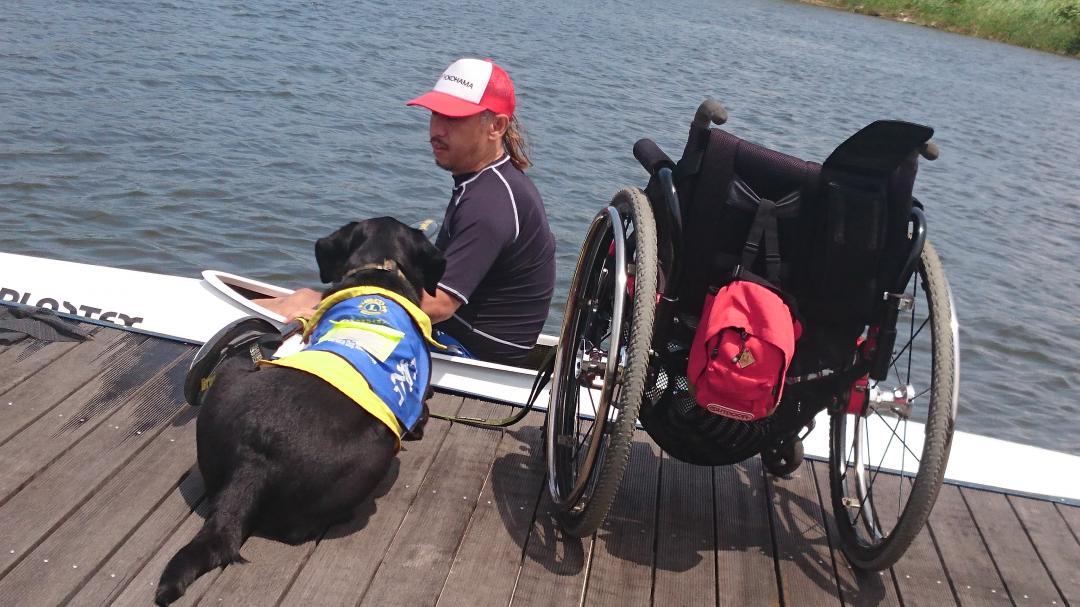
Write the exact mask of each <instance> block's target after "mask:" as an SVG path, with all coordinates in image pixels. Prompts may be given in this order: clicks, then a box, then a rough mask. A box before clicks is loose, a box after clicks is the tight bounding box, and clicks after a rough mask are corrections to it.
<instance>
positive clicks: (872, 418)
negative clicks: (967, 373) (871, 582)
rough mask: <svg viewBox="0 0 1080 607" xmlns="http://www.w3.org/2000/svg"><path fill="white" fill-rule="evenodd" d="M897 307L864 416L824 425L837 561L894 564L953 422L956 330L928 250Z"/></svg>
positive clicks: (872, 566)
mask: <svg viewBox="0 0 1080 607" xmlns="http://www.w3.org/2000/svg"><path fill="white" fill-rule="evenodd" d="M905 294H906V297H905V299H904V300H903V302H902V303H901V308H900V309H901V312H900V319H899V320H898V321H897V333H898V335H897V340H896V342H897V343H896V346H895V348H894V349H893V353H892V361H891V367H890V374H889V377H888V379H886V380H883V381H881V382H877V383H876V385H875V382H873V381H871V382H870V386H869V390H868V398H867V402H866V404H865V406H864V407H863V413H862V414H861V415H854V414H851V413H849V412H848V411H847V410H841V411H840V412H838V413H836V414H834V415H833V416H832V420H831V422H832V423H831V429H830V430H831V432H830V439H831V442H830V453H829V480H830V483H829V484H830V486H831V489H832V502H833V512H834V513H835V517H836V526H837V532H838V534H839V536H840V545H841V547H842V548H843V551H844V554H845V555H846V556H847V558H848V560H849V561H851V563H852V564H853V565H854V566H856V567H859V568H860V569H866V570H875V571H877V570H881V569H885V568H887V567H889V566H891V565H893V564H894V563H895V562H896V561H897V560H899V558H900V557H901V556H902V555H903V554H904V552H905V551H906V550H907V548H908V546H909V545H910V544H911V542H912V540H914V539H915V536H916V535H918V533H919V532H920V531H921V530H922V528H923V526H924V525H925V524H926V519H927V517H929V515H930V509H931V508H932V507H933V505H934V501H935V500H936V499H937V494H938V490H939V489H940V488H941V483H942V481H943V479H944V476H945V464H946V462H947V461H948V458H949V448H950V446H951V444H952V433H953V424H954V421H955V418H956V399H957V385H958V379H959V378H958V374H959V351H958V338H957V323H956V316H955V311H954V310H953V304H952V297H951V295H950V293H949V286H948V284H947V283H946V282H945V275H944V274H943V272H942V269H941V262H940V261H939V259H938V256H937V253H936V252H935V251H934V248H933V247H932V246H930V243H929V242H927V243H926V244H925V246H924V248H923V251H922V255H921V258H920V260H919V265H918V271H917V272H916V273H915V274H914V275H913V276H912V279H911V281H910V282H909V284H908V286H907V289H906V293H905Z"/></svg>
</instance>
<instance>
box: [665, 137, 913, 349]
mask: <svg viewBox="0 0 1080 607" xmlns="http://www.w3.org/2000/svg"><path fill="white" fill-rule="evenodd" d="M930 134H932V131H931V130H930V129H927V128H926V127H921V126H918V125H911V124H909V123H900V122H892V121H879V122H875V123H873V124H871V125H869V126H868V127H866V128H864V129H863V130H861V131H859V133H856V134H855V135H853V136H852V137H851V138H849V139H848V140H847V141H845V142H844V143H843V144H841V145H840V146H839V147H838V148H837V150H836V151H835V152H834V153H833V154H832V155H831V156H830V157H829V159H828V160H826V162H825V163H824V165H822V164H818V163H815V162H808V161H804V160H801V159H799V158H795V157H794V156H790V155H787V154H783V153H781V152H777V151H775V150H771V149H768V148H765V147H762V146H760V145H757V144H754V143H751V142H749V141H745V140H743V139H740V138H738V137H736V136H734V135H732V134H730V133H728V132H726V131H723V130H720V129H711V130H710V132H709V136H708V138H695V137H690V140H689V141H688V144H687V146H688V147H687V150H685V151H684V153H683V159H682V160H681V161H680V163H679V167H678V168H677V169H676V188H677V190H678V193H679V198H680V204H681V205H682V215H683V230H684V232H683V241H682V243H681V246H682V253H681V254H680V258H682V259H683V260H684V262H683V264H682V275H681V279H680V281H679V284H678V285H677V288H676V292H677V293H678V294H679V300H680V311H681V312H683V313H686V314H691V315H694V314H698V313H699V312H700V309H701V305H702V303H703V301H704V297H705V293H706V291H707V289H708V288H709V287H710V286H715V285H718V284H721V283H723V282H724V281H725V280H726V279H727V277H728V276H730V274H731V272H732V270H733V268H734V267H735V266H736V265H737V264H738V263H739V260H740V254H741V252H742V250H743V246H744V244H745V242H746V239H747V234H748V231H749V228H750V225H751V223H752V221H753V218H754V206H753V201H754V200H755V199H762V198H764V199H768V200H772V201H774V202H777V203H779V204H778V206H777V208H778V214H777V231H778V234H779V249H780V251H779V252H780V258H781V264H780V281H779V282H780V284H779V285H778V286H780V287H781V288H782V289H783V290H784V291H786V292H787V293H788V294H790V295H791V296H793V297H794V299H795V301H796V302H797V304H798V308H799V313H800V314H801V315H802V317H803V319H804V324H805V326H806V329H807V334H806V336H805V338H804V340H803V341H801V342H800V346H799V349H800V350H804V349H805V348H804V346H803V343H804V342H805V343H808V344H814V343H818V344H819V345H818V346H817V347H814V348H813V349H814V350H821V352H817V353H815V355H814V357H815V358H825V359H835V358H837V357H841V358H842V357H845V356H849V355H850V351H851V349H852V348H854V345H855V341H856V339H857V337H858V336H859V335H860V334H861V333H862V331H863V330H864V328H865V327H866V325H867V324H869V323H870V322H871V320H872V318H873V317H874V314H875V313H876V311H877V306H879V305H880V301H881V299H882V294H883V293H884V292H885V291H886V290H887V289H889V288H890V287H889V285H891V284H892V282H893V281H894V280H895V277H896V275H897V274H898V273H899V271H900V267H901V266H902V265H903V263H904V261H905V259H906V256H907V250H908V248H909V244H908V242H909V241H908V237H907V230H908V222H909V218H910V214H911V207H912V196H911V192H912V187H913V184H914V180H915V173H916V168H917V162H916V153H917V150H918V145H921V144H922V143H923V142H925V141H926V140H928V139H929V138H930ZM695 140H696V141H704V142H705V149H704V151H703V153H702V151H701V150H692V149H690V146H691V145H693V144H694V142H695ZM695 155H697V158H694V157H695ZM688 159H690V160H688ZM697 159H700V162H698V161H697ZM695 168H696V169H697V170H693V169H695ZM763 257H764V256H759V257H758V260H757V262H756V263H755V267H753V268H749V269H750V270H751V271H753V272H755V273H757V274H759V275H762V276H764V275H765V268H764V267H763V265H764V259H763ZM826 351H828V352H826ZM829 352H831V353H829ZM849 360H850V359H849ZM843 362H844V361H839V360H829V361H825V360H822V361H818V362H814V363H811V364H808V365H805V366H807V367H817V366H829V365H835V364H842V363H843Z"/></svg>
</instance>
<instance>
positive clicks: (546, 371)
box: [430, 348, 557, 429]
mask: <svg viewBox="0 0 1080 607" xmlns="http://www.w3.org/2000/svg"><path fill="white" fill-rule="evenodd" d="M556 352H557V348H551V349H550V351H548V353H547V356H545V357H544V362H542V363H541V364H540V369H538V370H537V372H536V378H535V379H533V385H532V389H530V390H529V398H528V400H526V401H525V406H524V407H521V408H520V409H519V410H517V411H515V412H514V414H513V415H511V416H509V417H502V418H497V419H480V418H477V417H454V416H453V415H439V414H437V413H431V414H430V415H431V417H434V418H436V419H445V420H447V421H451V422H457V423H459V424H464V425H466V426H474V427H476V428H487V429H495V428H506V427H509V426H512V425H514V424H516V423H518V422H519V421H521V420H523V419H525V416H526V415H528V414H529V412H530V411H532V409H533V406H534V405H535V404H536V399H537V398H539V397H540V393H541V392H543V390H544V386H546V385H547V384H548V382H549V381H551V375H552V373H554V372H555V353H556ZM548 406H549V407H550V406H551V403H548Z"/></svg>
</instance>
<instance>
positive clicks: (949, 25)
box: [805, 0, 1080, 57]
mask: <svg viewBox="0 0 1080 607" xmlns="http://www.w3.org/2000/svg"><path fill="white" fill-rule="evenodd" d="M805 1H808V2H812V3H813V4H821V5H825V6H833V7H836V8H843V9H846V10H851V11H855V12H858V13H863V14H867V15H875V16H880V17H886V18H889V19H897V20H901V21H908V22H911V23H918V24H920V25H926V26H929V27H933V28H937V29H943V30H948V31H950V32H958V33H961V34H969V35H972V36H978V37H980V38H988V39H990V40H999V41H1001V42H1007V43H1009V44H1015V45H1018V46H1026V47H1028V48H1034V49H1039V50H1043V51H1049V52H1052V53H1060V54H1063V55H1072V56H1075V57H1080V0H805Z"/></svg>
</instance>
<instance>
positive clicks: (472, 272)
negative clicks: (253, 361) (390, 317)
mask: <svg viewBox="0 0 1080 607" xmlns="http://www.w3.org/2000/svg"><path fill="white" fill-rule="evenodd" d="M407 105H413V106H421V107H424V108H427V109H429V110H431V121H430V124H429V141H430V143H431V151H432V153H433V154H434V156H435V163H436V164H437V165H438V166H439V167H440V168H443V169H445V170H447V171H449V172H450V173H451V175H453V178H454V188H453V192H452V194H451V196H450V202H449V204H448V205H447V207H446V213H445V216H444V218H443V223H442V227H441V228H440V230H439V235H438V237H437V238H436V241H435V245H436V246H437V247H438V248H439V249H440V250H442V252H443V254H444V255H445V256H446V262H447V263H446V273H445V274H444V275H443V278H442V281H440V283H439V289H438V292H437V294H436V295H435V296H434V297H432V296H430V295H428V294H426V293H425V294H424V300H423V302H422V305H421V307H422V309H423V310H424V312H426V313H427V314H428V316H430V317H431V320H432V322H433V323H435V328H436V329H439V331H441V332H442V333H443V334H444V336H449V337H450V338H452V339H446V338H445V337H444V338H443V339H442V340H441V341H444V342H448V343H450V344H451V345H460V346H463V350H464V351H465V353H466V354H471V355H472V356H475V357H477V358H480V359H484V360H490V361H495V362H502V363H507V364H515V363H520V362H522V361H523V360H524V359H525V358H526V355H527V354H528V352H529V350H530V349H531V348H532V345H533V344H534V343H535V342H536V338H537V336H538V335H539V334H540V330H541V329H542V328H543V326H544V321H545V320H546V319H547V313H548V305H549V304H550V302H551V296H552V292H553V291H554V285H555V240H554V237H553V236H552V234H551V229H550V228H549V226H548V221H547V214H546V212H545V210H544V204H543V202H542V200H541V198H540V194H539V192H538V191H537V190H536V187H535V186H534V185H533V183H532V180H530V179H529V178H528V177H527V176H526V175H525V174H524V173H523V172H522V171H523V170H524V169H525V168H527V167H528V166H529V165H530V162H529V158H528V156H527V155H526V153H525V145H524V143H525V142H524V137H523V135H522V133H521V130H520V127H519V125H518V122H517V119H516V118H515V116H514V110H515V106H516V98H515V95H514V85H513V82H511V80H510V77H509V76H508V75H507V74H506V72H505V71H504V70H503V69H502V68H501V67H499V66H498V65H496V64H495V63H494V62H492V61H486V60H480V59H459V60H457V61H455V62H454V63H452V64H451V65H450V67H448V68H447V69H446V71H444V72H443V73H442V75H441V76H440V77H439V80H438V81H437V82H436V83H435V87H434V88H433V89H432V90H431V91H429V92H427V93H425V94H423V95H421V96H419V97H417V98H416V99H413V100H411V101H409V102H408V104H407ZM317 303H318V293H316V292H315V291H312V290H311V289H302V290H301V291H298V292H297V294H295V295H294V296H291V297H289V298H284V299H282V300H277V301H276V302H275V303H274V304H272V305H271V306H268V307H271V308H272V309H274V310H276V311H279V312H280V313H282V314H284V315H285V316H286V317H289V318H294V317H296V316H300V315H303V314H304V313H305V312H306V311H307V310H308V309H310V308H311V307H313V306H314V305H315V304H317Z"/></svg>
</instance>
